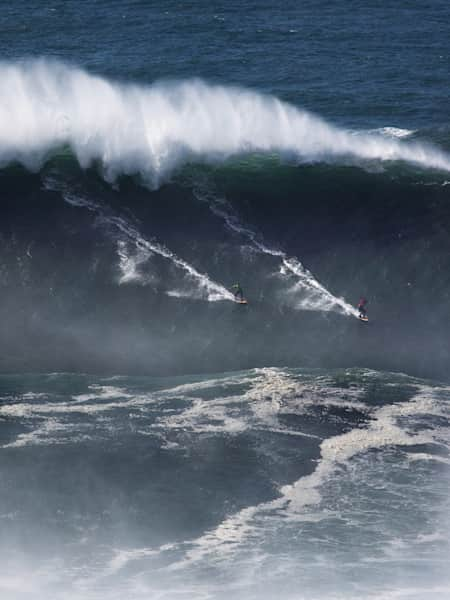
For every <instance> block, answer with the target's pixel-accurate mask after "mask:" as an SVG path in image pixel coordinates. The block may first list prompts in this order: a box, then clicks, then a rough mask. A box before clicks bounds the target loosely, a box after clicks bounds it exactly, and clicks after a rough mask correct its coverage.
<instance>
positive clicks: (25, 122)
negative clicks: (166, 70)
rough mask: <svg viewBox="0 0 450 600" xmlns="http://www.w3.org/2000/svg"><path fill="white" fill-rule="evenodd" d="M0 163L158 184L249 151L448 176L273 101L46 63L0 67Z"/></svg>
mask: <svg viewBox="0 0 450 600" xmlns="http://www.w3.org/2000/svg"><path fill="white" fill-rule="evenodd" d="M0 78H1V81H2V88H1V91H0V163H2V164H8V163H9V162H11V161H14V160H17V161H19V162H20V163H22V164H24V165H25V166H26V167H27V168H30V169H34V170H35V169H39V168H40V166H41V165H42V164H43V162H44V161H45V160H46V159H47V157H48V155H49V154H51V153H52V152H55V151H57V150H58V148H61V147H66V146H69V147H70V149H71V151H72V152H73V153H74V154H75V156H76V158H77V160H78V161H79V163H80V165H81V166H82V167H88V166H89V165H90V164H92V162H93V161H99V162H100V163H101V164H102V166H103V170H104V176H105V177H106V179H108V180H113V179H114V178H115V177H117V176H118V175H120V174H136V173H140V174H141V175H142V176H143V177H144V178H145V180H146V181H147V182H148V183H150V184H152V185H158V184H159V183H160V182H161V181H162V180H163V179H164V178H165V177H167V176H168V175H169V174H170V173H171V172H172V170H173V169H174V168H175V167H177V166H179V165H181V164H183V163H184V162H186V161H189V160H197V161H208V162H211V161H220V160H224V159H226V158H227V157H230V156H233V155H237V154H242V153H249V152H262V153H267V152H275V153H278V154H280V155H283V154H286V155H289V157H290V158H292V157H295V158H296V159H297V160H298V161H318V160H320V161H331V162H334V161H336V160H339V158H340V157H341V158H342V157H345V158H346V159H348V157H354V158H356V159H358V160H381V161H385V160H402V161H408V162H411V163H414V164H417V165H421V166H423V167H431V168H436V169H442V170H445V171H450V157H449V156H448V155H447V154H445V153H444V152H442V151H440V150H439V149H437V148H433V147H432V146H428V145H426V144H423V143H419V142H407V141H404V140H401V139H397V138H388V137H386V136H383V135H380V134H378V133H367V132H366V133H363V132H362V133H361V134H360V135H356V136H355V135H354V132H350V131H346V130H344V129H340V128H338V127H336V126H333V125H331V124H329V123H327V122H326V121H324V120H323V119H321V118H319V117H317V116H315V115H313V114H311V113H309V112H306V111H305V110H302V109H299V108H296V107H294V106H292V105H289V104H287V103H285V102H282V101H280V100H279V99H277V98H275V97H272V96H268V95H263V94H259V93H256V92H253V91H249V90H246V89H242V88H237V87H225V86H220V85H209V84H207V83H205V82H203V81H201V80H187V81H180V82H171V83H168V82H166V83H156V84H153V85H147V86H145V85H130V84H123V83H118V82H114V81H109V80H107V79H105V78H102V77H98V76H95V75H92V74H90V73H88V72H86V71H84V70H82V69H81V68H76V67H72V66H68V65H66V64H64V63H59V62H54V61H51V60H48V59H40V60H35V61H28V62H23V63H9V62H2V63H0Z"/></svg>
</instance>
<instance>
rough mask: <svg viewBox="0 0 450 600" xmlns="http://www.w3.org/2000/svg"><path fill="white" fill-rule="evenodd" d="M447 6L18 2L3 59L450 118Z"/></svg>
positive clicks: (360, 111) (412, 116) (339, 118)
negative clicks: (43, 59)
mask: <svg viewBox="0 0 450 600" xmlns="http://www.w3.org/2000/svg"><path fill="white" fill-rule="evenodd" d="M449 12H450V9H449V6H448V3H447V2H445V0H442V1H441V0H433V1H432V2H427V3H424V2H421V1H414V0H410V1H408V2H406V3H402V5H401V6H399V5H398V3H396V2H384V3H383V4H382V5H380V3H378V2H371V1H359V0H358V1H356V0H355V1H351V2H330V1H322V0H319V1H305V2H296V1H287V2H283V4H282V5H280V6H276V5H274V3H273V2H266V1H262V2H261V1H256V2H251V1H248V0H246V1H244V2H235V1H231V2H212V3H209V2H171V1H169V2H161V3H159V2H145V1H142V2H138V1H136V2H105V1H103V0H102V1H100V2H96V3H95V4H94V3H91V4H85V3H82V4H80V3H78V2H57V1H55V2H49V3H47V2H46V3H41V2H20V1H19V2H15V3H14V4H12V5H10V6H7V7H5V8H4V10H3V12H2V32H1V44H2V57H3V58H7V59H11V60H17V59H20V58H23V57H30V56H34V57H36V56H49V57H56V58H59V59H62V60H66V61H69V62H71V63H76V64H77V65H81V66H83V67H86V68H88V69H89V70H91V71H94V72H96V73H100V74H103V75H107V76H109V77H113V78H118V79H122V80H127V81H133V82H136V81H139V82H145V83H152V82H154V81H155V80H158V79H173V78H186V77H202V78H205V79H207V80H208V81H212V82H217V83H227V84H239V85H243V86H246V87H250V88H253V89H256V90H257V91H260V92H267V93H270V94H275V95H277V96H278V97H279V98H282V99H283V100H287V101H289V102H292V103H294V104H295V105H298V106H302V107H304V108H307V109H309V110H311V111H314V112H317V113H319V114H321V115H323V116H324V117H327V118H330V119H332V120H333V121H335V122H338V123H343V124H345V125H348V126H352V127H362V128H366V127H367V128H370V127H380V126H387V125H390V126H396V127H401V128H407V129H415V128H418V127H420V128H423V127H432V126H446V125H447V123H448V88H449V77H450V74H449V73H450V70H449V66H450V41H449V40H450V35H449V34H450V31H449V16H450V15H449Z"/></svg>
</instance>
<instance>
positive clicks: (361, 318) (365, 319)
mask: <svg viewBox="0 0 450 600" xmlns="http://www.w3.org/2000/svg"><path fill="white" fill-rule="evenodd" d="M358 319H359V320H360V321H364V323H367V321H368V320H369V317H358Z"/></svg>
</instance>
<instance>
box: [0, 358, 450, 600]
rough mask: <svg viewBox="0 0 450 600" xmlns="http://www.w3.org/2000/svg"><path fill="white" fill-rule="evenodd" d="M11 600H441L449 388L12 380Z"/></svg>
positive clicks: (402, 382) (236, 380)
mask: <svg viewBox="0 0 450 600" xmlns="http://www.w3.org/2000/svg"><path fill="white" fill-rule="evenodd" d="M0 385H1V406H0V416H1V419H2V431H3V433H2V440H1V442H2V446H1V450H0V455H1V468H0V476H1V481H2V495H1V527H2V538H1V563H0V564H1V569H0V571H1V576H0V585H1V587H2V590H3V593H5V594H6V595H7V597H8V598H14V599H15V598H26V597H28V596H29V595H30V594H31V595H32V597H33V598H48V597H52V598H64V599H65V598H70V599H71V598H95V599H96V598H105V599H108V598H170V599H172V598H178V597H181V598H184V597H186V598H228V597H230V595H235V596H236V595H237V596H238V597H240V598H257V597H263V598H273V597H275V596H278V595H280V594H281V595H282V597H285V598H346V599H348V598H355V599H356V598H379V599H381V598H408V599H409V598H421V599H422V598H436V599H437V598H439V599H444V598H447V597H448V594H449V592H450V581H449V578H448V569H447V568H446V565H447V564H448V559H449V551H450V539H449V528H448V524H449V523H448V516H449V512H448V510H449V505H448V501H449V500H448V489H449V488H448V484H449V475H450V473H449V464H450V455H449V442H450V438H449V431H450V430H449V410H448V409H449V404H448V403H449V398H450V391H449V389H448V387H447V386H444V385H439V384H432V383H430V382H427V381H421V380H417V379H412V378H410V377H407V376H404V375H393V374H389V373H379V372H375V371H368V370H348V371H344V370H340V371H317V370H316V371H306V370H298V369H297V370H286V369H270V368H267V369H256V370H251V371H242V372H237V373H228V374H219V375H217V376H214V377H201V378H199V377H180V378H165V379H164V378H148V377H140V378H136V377H112V378H111V377H110V378H98V377H90V376H85V375H64V374H59V375H58V374H55V375H46V376H31V375H30V376H21V377H18V376H3V377H2V378H1V381H0Z"/></svg>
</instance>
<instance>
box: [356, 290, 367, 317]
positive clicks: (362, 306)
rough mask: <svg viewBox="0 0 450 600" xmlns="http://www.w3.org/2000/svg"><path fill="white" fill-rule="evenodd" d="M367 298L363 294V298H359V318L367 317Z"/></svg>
mask: <svg viewBox="0 0 450 600" xmlns="http://www.w3.org/2000/svg"><path fill="white" fill-rule="evenodd" d="M366 306H367V298H364V296H361V298H360V299H359V302H358V310H359V318H360V319H362V318H363V317H364V318H365V317H367V309H366Z"/></svg>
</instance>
